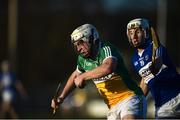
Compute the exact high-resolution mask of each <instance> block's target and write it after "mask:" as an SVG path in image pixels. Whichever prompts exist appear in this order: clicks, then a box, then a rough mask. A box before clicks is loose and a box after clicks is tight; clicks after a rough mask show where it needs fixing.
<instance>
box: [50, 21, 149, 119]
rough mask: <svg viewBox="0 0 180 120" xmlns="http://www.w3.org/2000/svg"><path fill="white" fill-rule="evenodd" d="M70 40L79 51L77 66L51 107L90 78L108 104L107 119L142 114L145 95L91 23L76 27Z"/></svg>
mask: <svg viewBox="0 0 180 120" xmlns="http://www.w3.org/2000/svg"><path fill="white" fill-rule="evenodd" d="M71 42H72V44H73V45H74V48H75V50H76V51H77V53H78V60H77V68H76V69H75V70H74V72H73V73H72V74H71V76H70V77H69V79H68V81H67V83H66V85H65V87H64V89H63V91H62V93H61V94H60V95H59V97H58V98H57V99H52V102H51V107H52V108H57V107H58V106H59V104H60V103H62V102H63V100H64V99H65V98H66V97H67V96H68V95H69V93H70V92H71V91H72V90H74V88H76V87H77V88H81V87H83V86H84V82H85V81H87V80H92V81H93V82H94V84H95V85H96V87H97V90H98V91H99V93H100V94H101V96H102V98H103V99H104V101H105V103H106V104H107V106H108V108H109V111H108V113H107V118H108V120H116V119H136V118H145V116H146V109H147V108H146V100H145V97H144V96H143V92H142V90H141V89H140V87H138V85H137V84H136V82H135V81H133V80H132V79H131V78H130V75H129V73H128V71H127V69H126V67H125V65H124V62H123V59H122V57H121V55H120V53H119V51H118V49H117V48H116V47H114V46H113V45H112V44H110V43H108V42H104V41H102V40H100V39H99V34H98V32H97V30H96V28H95V27H94V26H93V25H91V24H84V25H81V26H80V27H78V28H77V29H75V30H74V31H73V33H72V34H71Z"/></svg>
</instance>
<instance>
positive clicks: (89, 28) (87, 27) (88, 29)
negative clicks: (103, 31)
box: [71, 24, 99, 43]
mask: <svg viewBox="0 0 180 120" xmlns="http://www.w3.org/2000/svg"><path fill="white" fill-rule="evenodd" d="M80 39H81V40H83V41H85V42H89V43H90V40H92V42H93V43H95V41H96V40H97V39H99V34H98V32H97V30H96V28H95V27H94V26H93V25H91V24H84V25H81V26H79V27H78V28H76V29H75V30H74V31H73V32H72V34H71V42H72V43H74V42H76V41H78V40H80Z"/></svg>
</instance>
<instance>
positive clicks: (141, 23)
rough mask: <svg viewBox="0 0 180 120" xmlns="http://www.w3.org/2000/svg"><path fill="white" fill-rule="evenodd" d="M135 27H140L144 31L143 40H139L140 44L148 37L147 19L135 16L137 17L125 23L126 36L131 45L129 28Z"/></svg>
mask: <svg viewBox="0 0 180 120" xmlns="http://www.w3.org/2000/svg"><path fill="white" fill-rule="evenodd" d="M136 28H140V29H141V30H142V31H143V33H144V40H142V41H141V42H142V43H141V44H142V45H143V44H144V43H145V40H146V39H148V38H149V36H150V33H149V29H150V26H149V22H148V20H146V19H144V18H137V19H134V20H131V21H130V22H129V23H128V24H127V37H128V40H129V43H130V44H131V45H132V41H131V38H130V35H129V30H131V29H136ZM142 45H141V46H142Z"/></svg>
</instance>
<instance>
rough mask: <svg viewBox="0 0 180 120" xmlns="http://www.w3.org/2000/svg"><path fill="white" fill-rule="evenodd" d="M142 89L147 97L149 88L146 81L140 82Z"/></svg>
mask: <svg viewBox="0 0 180 120" xmlns="http://www.w3.org/2000/svg"><path fill="white" fill-rule="evenodd" d="M140 87H141V89H142V91H143V93H144V95H145V96H146V95H147V94H148V91H149V90H148V87H147V85H146V84H145V83H144V80H143V79H142V80H141V82H140Z"/></svg>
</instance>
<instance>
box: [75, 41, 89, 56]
mask: <svg viewBox="0 0 180 120" xmlns="http://www.w3.org/2000/svg"><path fill="white" fill-rule="evenodd" d="M74 47H75V49H76V51H77V52H78V54H81V55H83V57H85V58H87V57H89V56H90V52H91V50H90V45H89V44H88V43H87V42H84V41H83V40H78V41H77V42H75V43H74Z"/></svg>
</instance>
